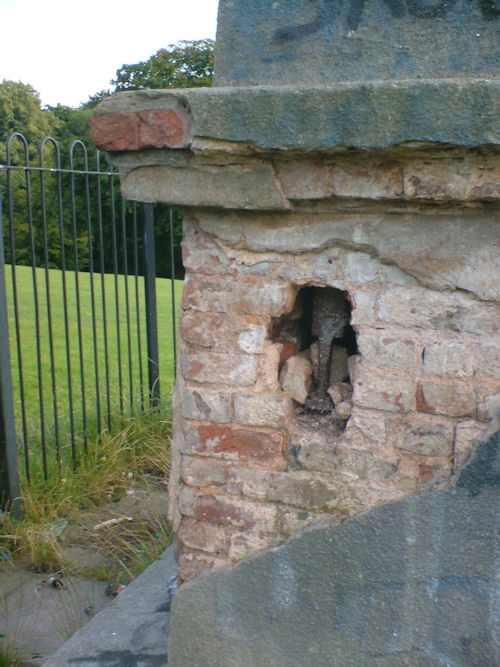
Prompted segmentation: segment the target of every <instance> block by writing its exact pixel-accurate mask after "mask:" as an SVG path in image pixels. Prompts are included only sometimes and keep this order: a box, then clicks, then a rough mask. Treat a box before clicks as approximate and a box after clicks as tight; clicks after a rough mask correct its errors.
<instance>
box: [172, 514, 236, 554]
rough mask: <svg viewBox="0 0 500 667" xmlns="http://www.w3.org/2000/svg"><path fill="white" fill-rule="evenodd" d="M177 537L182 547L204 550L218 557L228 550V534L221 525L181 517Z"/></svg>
mask: <svg viewBox="0 0 500 667" xmlns="http://www.w3.org/2000/svg"><path fill="white" fill-rule="evenodd" d="M177 539H178V540H179V542H180V544H181V546H182V547H184V548H186V547H187V548H188V549H196V550H198V551H205V552H206V553H209V554H212V555H214V556H217V557H220V556H224V555H225V554H226V553H227V551H228V547H229V539H230V536H229V535H228V533H227V529H226V528H224V527H223V526H220V525H217V524H215V523H209V522H208V521H197V520H195V519H191V518H189V517H183V518H182V521H181V524H180V526H179V530H178V531H177Z"/></svg>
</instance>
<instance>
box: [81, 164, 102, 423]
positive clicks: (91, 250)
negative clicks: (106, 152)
mask: <svg viewBox="0 0 500 667" xmlns="http://www.w3.org/2000/svg"><path fill="white" fill-rule="evenodd" d="M85 160H87V153H86V152H85ZM85 207H86V215H87V237H88V240H89V284H90V308H91V313H92V344H93V346H94V371H95V397H96V410H97V430H98V433H100V432H101V397H100V391H99V390H100V382H99V351H98V347H97V314H96V299H95V285H94V244H93V241H92V214H91V209H90V179H89V176H88V175H86V176H85ZM101 280H102V278H101Z"/></svg>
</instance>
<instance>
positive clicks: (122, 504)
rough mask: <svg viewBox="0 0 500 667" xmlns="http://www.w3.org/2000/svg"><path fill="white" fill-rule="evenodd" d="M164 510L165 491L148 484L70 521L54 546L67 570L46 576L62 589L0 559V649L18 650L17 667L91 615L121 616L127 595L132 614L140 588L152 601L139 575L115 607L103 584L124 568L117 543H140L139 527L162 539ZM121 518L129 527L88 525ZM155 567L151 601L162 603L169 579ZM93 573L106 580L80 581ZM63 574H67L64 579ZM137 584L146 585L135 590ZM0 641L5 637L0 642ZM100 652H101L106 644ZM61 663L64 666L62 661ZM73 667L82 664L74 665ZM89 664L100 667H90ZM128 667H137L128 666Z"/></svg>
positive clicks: (39, 659) (45, 654)
mask: <svg viewBox="0 0 500 667" xmlns="http://www.w3.org/2000/svg"><path fill="white" fill-rule="evenodd" d="M166 509H167V493H166V487H165V486H163V485H161V484H156V483H155V482H153V483H149V484H148V485H147V486H145V487H144V488H134V490H133V493H132V494H126V495H125V496H124V497H123V498H122V499H121V500H120V501H119V502H111V503H108V504H104V505H103V506H102V507H101V508H99V510H98V511H96V512H95V513H91V512H86V513H85V514H84V515H83V516H82V517H79V519H78V520H74V521H72V522H71V523H70V524H69V525H68V526H67V527H66V528H65V529H64V532H63V533H62V535H61V538H60V544H59V547H60V548H61V550H62V552H63V555H64V560H65V562H68V563H70V564H71V567H70V568H67V571H66V573H65V575H64V576H61V575H60V574H55V573H53V574H55V576H56V577H57V578H58V579H59V580H60V581H61V583H62V584H63V586H62V587H56V588H55V587H54V586H52V585H51V583H50V578H49V574H43V573H36V572H34V571H33V570H32V569H30V568H29V564H28V563H21V562H18V561H10V560H6V561H4V560H0V646H1V647H4V645H5V644H7V645H8V646H9V647H12V646H15V647H16V648H18V649H20V650H21V655H22V660H23V662H22V665H23V666H26V667H28V666H29V667H39V666H40V665H41V664H42V663H43V662H44V661H45V660H46V659H47V658H49V657H50V656H52V655H53V654H54V653H55V652H56V651H57V650H58V649H59V648H60V647H61V646H62V645H63V644H64V643H65V642H66V641H67V640H68V639H69V638H70V637H71V636H72V635H73V634H74V633H75V632H76V631H77V630H79V629H80V628H82V626H84V625H85V624H87V623H89V622H90V623H92V620H93V618H94V616H96V615H98V614H99V612H100V611H101V610H103V609H106V608H110V609H111V610H112V613H115V610H116V609H121V606H122V602H121V600H122V599H123V598H124V599H125V600H129V599H130V593H129V589H131V590H132V591H133V593H132V599H133V605H132V606H133V607H135V608H137V605H139V606H140V607H141V605H142V604H143V603H142V602H141V600H142V597H143V594H142V593H141V592H140V588H141V587H142V586H145V587H146V588H145V590H146V596H149V595H151V596H152V597H151V599H152V600H155V599H156V598H155V597H154V595H155V594H154V592H151V590H150V588H151V586H153V584H154V582H152V581H151V580H149V579H148V578H147V577H146V578H145V579H143V578H142V576H143V575H144V573H143V575H141V577H139V578H138V580H136V581H135V582H132V583H129V585H128V586H127V588H126V589H125V590H124V591H123V592H122V593H120V595H119V597H118V598H117V599H116V600H115V601H113V599H112V598H111V597H110V596H109V595H106V589H108V587H110V586H111V587H112V588H115V587H116V586H115V584H110V582H113V581H117V580H119V579H122V577H121V576H120V575H122V574H123V568H125V561H124V560H123V558H124V553H123V551H121V548H120V544H122V543H123V542H124V541H130V540H132V543H134V542H133V540H134V539H135V540H137V539H139V540H140V539H141V536H142V533H141V530H142V529H143V527H144V526H146V525H147V526H148V531H149V533H152V534H153V536H154V534H155V532H156V531H159V532H160V533H161V531H162V530H163V528H162V525H163V524H164V517H165V515H166ZM123 516H127V517H128V516H131V517H133V518H134V521H132V522H129V521H125V522H123V523H119V524H118V525H115V526H111V527H108V528H106V529H105V530H104V529H103V530H99V531H95V530H94V529H93V526H94V525H95V524H98V523H100V522H103V521H104V522H105V521H106V520H108V519H110V518H115V517H123ZM108 547H110V549H108ZM115 561H116V562H115ZM158 562H159V565H158V566H157V567H156V568H155V567H153V566H152V567H153V572H154V571H157V572H158V576H159V580H158V582H157V586H158V589H157V597H158V599H160V598H162V599H163V600H165V599H166V597H165V596H166V581H167V578H168V577H167V575H166V574H165V572H164V565H165V561H164V560H163V559H160V560H159V561H158ZM168 563H171V561H168V562H167V565H168ZM153 565H156V564H153ZM125 569H126V568H125ZM97 570H102V571H104V572H106V573H107V575H108V578H107V580H106V581H98V580H97V579H96V578H95V576H94V577H93V578H90V577H86V576H84V575H85V574H87V573H89V572H91V571H97ZM167 570H168V568H167ZM69 571H71V572H73V573H74V574H69V573H68V572H69ZM167 574H168V572H167ZM137 581H140V582H146V583H144V584H143V583H139V584H137V583H136V582H137ZM108 592H109V591H108ZM162 596H163V597H162ZM141 608H142V607H141ZM154 618H155V620H156V617H154ZM94 627H95V626H94ZM112 632H114V631H112ZM2 635H5V637H4V638H3V639H2ZM110 637H111V638H112V637H113V635H112V634H111V635H110ZM122 639H123V637H119V640H117V641H119V642H121V641H122ZM103 650H106V644H105V643H104V644H103ZM127 650H132V649H127ZM107 660H108V661H107V662H104V663H102V664H104V665H107V666H108V667H110V666H114V665H122V664H123V665H127V664H129V663H128V662H123V661H114V662H113V661H111V662H110V660H111V658H109V659H107ZM61 664H64V665H68V664H70V663H68V662H67V661H64V662H62V663H61ZM76 664H85V663H82V662H81V661H80V662H77V663H76ZM89 664H92V665H95V664H101V663H99V662H97V663H96V662H95V661H94V662H90V663H89ZM130 664H132V665H138V664H142V663H137V661H135V662H131V663H130ZM144 664H146V665H151V664H163V663H155V662H154V663H151V662H146V663H144Z"/></svg>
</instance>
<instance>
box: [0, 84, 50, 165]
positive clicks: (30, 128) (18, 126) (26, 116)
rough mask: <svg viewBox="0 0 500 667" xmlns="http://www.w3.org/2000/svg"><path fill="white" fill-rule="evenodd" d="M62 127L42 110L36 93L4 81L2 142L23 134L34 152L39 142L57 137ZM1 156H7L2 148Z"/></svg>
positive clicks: (0, 115) (0, 110) (1, 93)
mask: <svg viewBox="0 0 500 667" xmlns="http://www.w3.org/2000/svg"><path fill="white" fill-rule="evenodd" d="M60 125H61V123H60V121H58V120H57V119H56V118H55V116H54V115H53V114H51V113H48V112H47V111H46V110H44V109H42V106H41V102H40V96H39V95H38V93H37V92H36V90H35V89H34V88H33V87H32V86H30V85H29V84H26V83H21V82H20V81H9V80H7V79H4V80H3V81H2V82H1V83H0V138H1V139H2V140H5V139H6V138H7V137H8V136H9V134H11V133H12V132H21V133H22V134H24V135H25V137H26V138H27V140H28V141H29V142H30V148H31V151H33V150H36V149H37V147H38V145H39V143H40V141H41V140H42V139H43V138H44V137H46V136H50V135H52V134H54V133H55V132H56V131H57V129H58V128H59V127H60ZM1 154H2V156H4V149H3V146H2V147H1Z"/></svg>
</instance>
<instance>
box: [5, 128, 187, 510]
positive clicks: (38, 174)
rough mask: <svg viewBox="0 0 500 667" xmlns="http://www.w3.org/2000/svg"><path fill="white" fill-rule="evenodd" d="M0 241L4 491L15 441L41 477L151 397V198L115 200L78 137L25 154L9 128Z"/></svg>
mask: <svg viewBox="0 0 500 667" xmlns="http://www.w3.org/2000/svg"><path fill="white" fill-rule="evenodd" d="M168 215H169V226H170V246H171V248H170V250H171V278H172V289H171V299H172V304H171V309H172V320H171V324H172V327H173V331H172V334H171V336H172V338H171V340H172V345H174V350H173V356H174V365H175V275H174V248H173V244H174V240H173V239H174V230H173V224H174V223H173V214H172V211H169V213H168ZM0 242H1V246H0V350H1V354H0V464H1V469H0V473H1V476H0V495H1V496H3V500H4V501H5V499H6V498H9V499H10V500H11V501H12V500H13V499H14V498H17V497H18V496H19V482H18V471H17V464H16V462H17V459H18V454H17V453H18V452H19V451H20V452H22V455H21V456H20V458H21V459H22V467H21V472H22V476H23V478H24V479H25V480H26V481H27V482H29V481H30V477H31V475H32V471H33V469H34V468H37V470H39V471H41V474H43V476H44V477H45V479H47V478H48V476H49V475H50V474H52V473H53V472H54V471H57V470H60V468H61V461H62V460H63V459H64V460H66V461H67V460H68V458H69V459H70V460H71V462H72V466H73V468H74V469H76V467H77V466H78V461H79V460H80V458H81V456H83V455H85V452H86V450H87V444H88V438H89V437H94V436H95V435H96V434H99V433H101V432H102V430H103V429H108V430H112V429H113V426H114V423H115V422H116V421H117V420H119V419H120V418H121V417H123V416H124V415H133V414H134V413H135V411H137V410H142V409H144V407H145V406H146V405H153V406H155V405H158V403H159V400H160V384H159V380H160V378H159V349H158V322H157V308H156V289H155V284H156V283H155V279H156V273H155V233H154V208H153V206H152V205H150V204H143V205H141V204H137V203H135V202H127V201H125V200H123V198H122V197H121V195H120V185H119V177H118V174H117V172H115V171H113V170H112V169H108V168H106V167H104V168H103V166H102V158H101V155H100V154H99V153H98V152H97V153H96V155H95V167H94V168H93V169H91V168H90V167H89V155H88V152H87V148H86V147H85V145H84V144H83V143H82V142H81V141H75V142H73V143H72V144H71V146H70V148H69V155H68V158H67V160H66V163H65V164H64V165H63V160H62V157H61V151H60V149H59V146H58V144H57V142H56V141H55V140H54V139H52V138H50V137H48V138H45V139H44V140H43V141H42V142H41V144H40V146H39V149H38V159H37V161H36V164H33V161H32V159H31V155H30V148H29V144H28V141H27V140H26V138H25V137H24V136H23V135H22V134H19V133H14V134H12V135H11V136H10V137H9V138H8V139H7V142H6V147H5V154H4V155H3V156H2V155H1V153H0ZM9 322H10V345H9V324H8V323H9ZM9 354H10V358H9ZM146 369H147V373H146ZM146 375H147V378H146V377H145V376H146ZM34 404H36V405H34Z"/></svg>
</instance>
